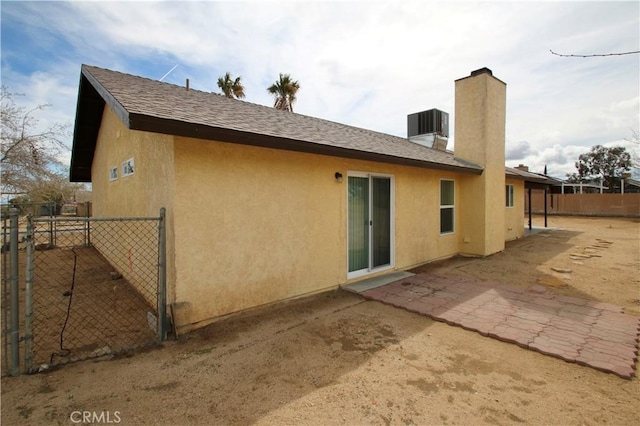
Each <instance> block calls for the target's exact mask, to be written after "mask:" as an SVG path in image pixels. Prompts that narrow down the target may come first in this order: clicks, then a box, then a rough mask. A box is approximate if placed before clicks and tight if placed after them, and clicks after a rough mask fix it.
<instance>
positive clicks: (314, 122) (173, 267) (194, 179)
mask: <svg viewBox="0 0 640 426" xmlns="http://www.w3.org/2000/svg"><path fill="white" fill-rule="evenodd" d="M455 108H456V110H455V112H456V114H455V118H456V120H455V134H456V143H455V152H451V151H447V150H445V149H444V148H443V147H439V148H433V147H428V146H425V145H424V144H420V143H416V142H412V141H409V140H408V139H405V138H400V137H395V136H390V135H386V134H381V133H377V132H373V131H369V130H365V129H361V128H356V127H351V126H347V125H344V124H339V123H335V122H330V121H326V120H321V119H317V118H313V117H308V116H304V115H300V114H294V113H290V112H284V111H279V110H275V109H273V108H269V107H265V106H261V105H255V104H251V103H248V102H243V101H239V100H233V99H227V98H225V97H223V96H220V95H216V94H211V93H205V92H201V91H196V90H189V89H188V86H187V87H180V86H176V85H171V84H167V83H162V82H159V81H154V80H149V79H145V78H141V77H136V76H133V75H128V74H122V73H119V72H115V71H110V70H106V69H101V68H96V67H91V66H86V65H85V66H82V70H81V76H80V87H79V94H78V105H77V116H76V123H75V133H74V141H73V153H72V160H71V180H72V181H79V182H91V183H92V186H93V215H94V216H97V217H128V216H157V214H158V211H159V209H160V208H161V207H165V208H166V211H167V258H168V261H167V277H168V280H167V281H168V294H167V300H168V303H169V304H170V305H171V307H172V310H171V311H172V312H173V315H174V318H173V320H174V322H175V326H176V328H177V329H178V331H180V332H183V331H187V330H190V329H193V328H197V327H199V326H203V325H206V324H207V323H209V322H211V321H213V320H215V319H216V318H220V317H221V316H224V315H227V314H230V313H234V312H239V311H243V310H246V309H250V308H253V307H257V306H261V305H265V304H269V303H273V302H276V301H280V300H285V299H288V298H294V297H299V296H303V295H308V294H313V293H317V292H322V291H326V290H330V289H335V288H337V287H338V286H341V285H344V284H346V283H350V282H354V281H357V280H361V279H363V278H367V277H371V276H374V275H376V274H384V273H387V272H389V271H395V270H403V269H408V268H412V267H414V266H417V265H421V264H424V263H426V262H431V261H434V260H437V259H442V258H447V257H451V256H454V255H457V254H464V255H470V256H487V255H490V254H492V253H496V252H499V251H501V250H503V249H504V246H505V241H508V240H511V239H515V238H520V237H522V236H523V235H524V205H523V203H524V190H525V184H526V183H527V182H536V181H539V176H536V175H533V174H531V176H527V174H526V173H524V172H518V171H513V170H507V169H505V165H504V163H505V158H504V157H505V110H506V84H505V83H503V82H502V81H500V80H499V79H497V78H495V77H494V76H493V75H492V73H491V71H490V70H488V69H486V68H483V69H481V70H478V71H474V72H473V73H472V74H471V75H470V76H468V77H465V78H462V79H459V80H457V81H456V82H455Z"/></svg>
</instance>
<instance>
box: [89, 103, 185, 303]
mask: <svg viewBox="0 0 640 426" xmlns="http://www.w3.org/2000/svg"><path fill="white" fill-rule="evenodd" d="M131 158H133V159H134V162H135V163H134V164H135V169H134V173H133V175H131V176H127V177H123V176H122V163H123V162H124V161H126V160H129V159H131ZM113 167H117V169H118V177H117V179H115V180H112V181H111V180H110V179H109V170H110V169H111V168H113ZM91 181H92V190H93V195H92V197H93V205H92V213H93V216H94V217H97V218H99V217H102V218H104V217H115V218H122V217H158V216H159V213H160V208H161V207H165V208H167V237H168V238H167V253H168V255H169V258H168V261H167V263H168V268H167V280H168V282H169V283H172V282H174V270H173V268H172V265H173V259H172V253H173V233H172V232H171V229H172V226H173V225H172V222H173V216H172V212H171V208H170V207H171V206H172V204H173V194H174V163H173V137H172V136H167V135H160V134H155V133H147V132H139V131H132V130H129V129H127V128H126V127H125V126H124V125H123V124H122V122H121V121H120V120H119V119H118V118H117V117H116V115H115V114H114V113H113V112H112V111H111V110H110V109H109V108H108V107H105V110H104V112H103V117H102V125H101V127H100V133H99V135H98V140H97V145H96V149H95V153H94V159H93V164H92V167H91ZM94 226H101V224H100V222H96V223H95V224H94ZM102 226H104V225H102ZM109 230H110V231H109V234H105V233H102V232H93V233H92V243H93V245H94V246H95V247H96V248H97V249H98V250H99V251H100V252H101V253H102V254H103V255H104V256H105V257H106V258H107V259H108V260H109V261H110V262H111V263H112V265H113V266H114V267H115V268H116V269H118V270H119V271H120V272H121V273H122V274H123V275H124V277H125V278H127V279H128V280H129V282H131V284H133V285H134V286H138V287H144V288H146V289H148V287H149V285H152V284H153V283H151V284H149V283H142V282H141V280H142V277H154V276H156V275H157V266H155V265H150V264H149V263H148V262H138V261H137V259H138V256H137V255H136V250H146V251H148V250H149V244H148V243H147V242H143V241H141V238H142V236H140V235H138V231H136V226H135V224H132V225H127V224H125V223H122V224H120V225H117V224H111V225H109ZM141 244H144V246H141ZM123 253H126V255H123ZM154 267H155V270H151V269H153V268H154ZM150 268H151V269H150ZM147 269H148V270H147ZM168 291H169V292H171V291H172V288H169V289H168ZM140 292H141V294H143V295H146V292H145V291H142V289H141V291H140ZM169 297H171V294H169ZM148 299H149V298H148Z"/></svg>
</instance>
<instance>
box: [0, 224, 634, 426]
mask: <svg viewBox="0 0 640 426" xmlns="http://www.w3.org/2000/svg"><path fill="white" fill-rule="evenodd" d="M541 220H542V219H541V218H539V217H536V218H535V221H534V224H535V225H539V224H541V223H542V222H541ZM549 226H550V227H554V228H561V229H559V230H553V231H544V232H542V233H540V234H538V235H535V236H532V237H528V238H525V239H522V240H518V241H514V242H512V243H509V244H508V246H507V249H506V250H505V251H504V252H503V253H499V254H497V255H494V256H491V257H489V258H485V259H462V258H456V259H451V260H448V261H445V262H439V263H437V264H432V265H428V266H426V267H424V268H421V269H427V270H430V271H436V272H438V273H449V274H465V275H473V276H475V277H479V278H486V279H492V280H498V281H501V282H504V283H506V284H510V285H519V286H529V285H532V284H543V285H547V286H549V288H550V290H551V291H554V292H558V293H562V294H570V295H574V296H580V297H584V298H589V299H595V300H602V301H607V302H611V303H615V304H618V305H621V306H623V307H624V308H625V310H626V312H628V313H629V314H633V315H639V314H640V305H639V301H638V299H639V298H640V281H639V276H640V274H639V271H640V221H638V220H631V219H603V218H564V217H551V218H550V219H549ZM600 240H606V241H608V242H610V243H611V244H598V242H601V241H600ZM578 255H580V256H578ZM587 255H589V256H587ZM591 255H594V256H592V257H591ZM554 268H555V269H556V270H560V271H564V272H557V271H556V270H554ZM569 270H570V271H571V272H568V271H569ZM639 408H640V386H639V381H638V379H637V378H633V379H632V380H624V379H620V378H618V377H616V376H614V375H612V374H606V373H602V372H598V371H596V370H593V369H590V368H588V367H583V366H579V365H576V364H570V363H566V362H564V361H561V360H558V359H555V358H551V357H548V356H544V355H541V354H539V353H536V352H532V351H528V350H525V349H522V348H520V347H518V346H515V345H511V344H507V343H503V342H500V341H496V340H493V339H490V338H487V337H482V336H480V335H479V334H476V333H473V332H470V331H466V330H463V329H461V328H457V327H452V326H448V325H446V324H443V323H438V322H434V321H432V320H429V319H427V318H425V317H421V316H419V315H416V314H412V313H409V312H405V311H402V310H400V309H396V308H393V307H390V306H386V305H383V304H380V303H378V302H373V301H364V300H363V299H361V298H359V297H358V296H356V295H352V294H348V293H345V292H341V291H335V292H330V293H325V294H321V295H317V296H314V297H310V298H305V299H301V300H297V301H294V302H288V303H284V304H281V305H278V306H273V307H270V308H265V309H260V310H257V311H253V312H250V313H245V314H242V315H238V316H235V317H233V318H229V319H227V320H224V321H220V322H218V323H216V324H213V325H212V326H209V327H207V328H205V329H202V330H200V331H197V332H194V333H192V334H190V335H188V336H184V337H183V338H181V339H180V340H178V341H173V342H167V343H166V344H165V345H164V347H162V348H159V349H153V350H149V351H146V352H138V353H135V354H133V355H132V356H127V357H119V358H114V359H111V360H107V361H101V362H97V361H85V362H81V363H77V364H72V365H67V366H65V367H63V368H60V369H58V370H56V371H49V372H47V373H42V374H37V375H32V376H21V377H17V378H12V377H8V378H3V379H2V417H1V420H2V424H7V425H17V424H25V425H26V424H29V425H33V424H74V423H81V422H82V413H81V412H87V415H88V417H86V418H85V420H92V421H93V423H99V421H102V423H114V424H115V423H119V424H126V425H129V424H132V425H139V424H148V425H156V424H167V425H176V424H181V425H182V424H194V425H213V424H250V423H251V424H263V425H271V424H277V425H280V424H313V425H315V424H349V425H352V424H358V425H359V424H381V425H383V424H384V425H388V424H408V425H410V424H443V425H444V424H449V425H450V424H465V425H467V424H474V425H476V424H490V425H507V424H516V423H527V424H541V425H542V424H545V425H546V424H576V425H582V424H584V425H596V424H613V425H632V424H638V418H639V417H638V409H639Z"/></svg>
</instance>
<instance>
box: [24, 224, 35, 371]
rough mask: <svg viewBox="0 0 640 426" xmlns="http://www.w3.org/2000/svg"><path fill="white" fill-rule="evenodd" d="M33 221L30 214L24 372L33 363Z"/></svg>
mask: <svg viewBox="0 0 640 426" xmlns="http://www.w3.org/2000/svg"><path fill="white" fill-rule="evenodd" d="M33 248H34V246H33V222H32V218H31V216H29V217H28V222H27V271H26V275H25V284H26V289H25V296H24V305H25V315H24V370H25V372H26V373H30V372H31V364H32V363H33V353H32V347H33V346H32V344H33V331H32V326H31V320H32V318H33V311H32V297H33V295H32V292H33V268H34V260H35V258H34V250H33Z"/></svg>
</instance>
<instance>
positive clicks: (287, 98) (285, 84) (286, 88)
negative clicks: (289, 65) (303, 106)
mask: <svg viewBox="0 0 640 426" xmlns="http://www.w3.org/2000/svg"><path fill="white" fill-rule="evenodd" d="M298 89H300V85H299V84H298V82H297V81H293V80H291V76H290V75H289V74H282V73H280V79H279V80H278V81H276V82H275V83H274V84H272V85H271V87H269V88H268V89H267V91H268V92H269V93H271V94H272V95H274V96H275V97H276V101H275V103H274V104H273V107H274V108H275V109H281V110H284V111H291V112H293V103H294V102H295V101H296V93H298Z"/></svg>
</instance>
